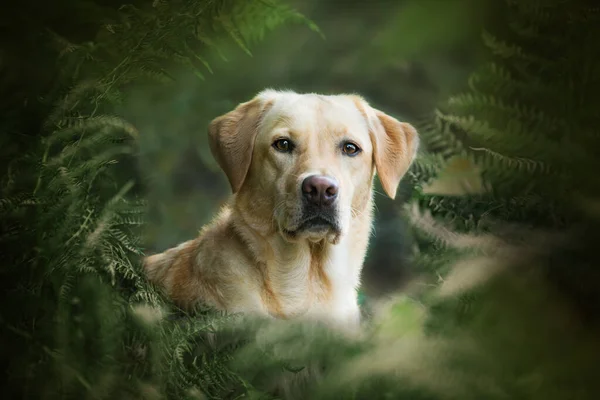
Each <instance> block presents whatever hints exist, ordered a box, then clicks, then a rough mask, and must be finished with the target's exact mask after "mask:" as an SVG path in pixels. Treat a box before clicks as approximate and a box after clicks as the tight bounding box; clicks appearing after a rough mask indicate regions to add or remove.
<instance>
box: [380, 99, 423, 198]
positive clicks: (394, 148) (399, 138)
mask: <svg viewBox="0 0 600 400" xmlns="http://www.w3.org/2000/svg"><path fill="white" fill-rule="evenodd" d="M372 110H373V111H374V114H375V115H374V117H375V118H371V119H372V123H371V124H369V125H370V126H371V129H370V130H371V132H370V135H371V141H372V143H373V158H374V160H375V167H376V168H377V175H378V176H379V181H380V182H381V186H382V187H383V190H384V191H385V193H386V194H387V195H388V196H389V197H391V198H392V199H394V198H395V197H396V190H397V189H398V185H399V184H400V180H401V179H402V177H403V176H404V174H406V172H407V171H408V168H409V167H410V165H411V164H412V162H413V161H414V159H415V157H416V155H417V149H418V148H419V135H418V133H417V130H416V129H415V128H414V127H413V126H412V125H411V124H409V123H406V122H400V121H398V120H397V119H395V118H393V117H390V116H389V115H387V114H385V113H383V112H381V111H379V110H374V109H372Z"/></svg>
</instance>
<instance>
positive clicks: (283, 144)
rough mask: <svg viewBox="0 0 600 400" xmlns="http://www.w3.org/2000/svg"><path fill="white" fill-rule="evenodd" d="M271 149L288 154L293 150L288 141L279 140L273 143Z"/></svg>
mask: <svg viewBox="0 0 600 400" xmlns="http://www.w3.org/2000/svg"><path fill="white" fill-rule="evenodd" d="M273 147H275V150H277V151H280V152H282V153H289V152H290V151H292V149H293V148H294V145H293V144H292V142H291V141H289V140H288V139H279V140H276V141H275V142H274V143H273Z"/></svg>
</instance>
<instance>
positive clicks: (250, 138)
mask: <svg viewBox="0 0 600 400" xmlns="http://www.w3.org/2000/svg"><path fill="white" fill-rule="evenodd" d="M272 103H273V101H272V100H268V101H266V100H265V99H264V98H263V97H255V98H254V99H252V100H250V101H248V102H245V103H242V104H240V105H239V106H237V107H236V108H235V109H234V110H233V111H230V112H228V113H227V114H225V115H222V116H220V117H217V118H215V119H214V120H213V121H212V122H211V123H210V125H209V127H208V138H209V144H210V150H211V152H212V154H213V157H215V159H216V160H217V162H218V163H219V166H220V167H221V169H222V170H223V171H224V172H225V175H227V179H228V180H229V184H230V185H231V190H232V192H233V193H236V192H238V191H239V190H240V188H241V187H242V184H243V183H244V180H245V179H246V175H247V174H248V170H249V168H250V162H251V161H252V151H253V150H254V140H255V139H256V135H257V134H258V129H259V124H260V122H261V120H262V117H263V115H264V114H265V112H266V111H267V110H268V109H269V108H270V107H271V105H272Z"/></svg>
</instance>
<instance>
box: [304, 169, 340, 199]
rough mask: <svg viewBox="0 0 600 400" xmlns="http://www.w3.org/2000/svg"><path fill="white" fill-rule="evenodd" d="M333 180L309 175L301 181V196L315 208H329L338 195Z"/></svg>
mask: <svg viewBox="0 0 600 400" xmlns="http://www.w3.org/2000/svg"><path fill="white" fill-rule="evenodd" d="M338 189H339V187H338V184H337V182H336V181H335V179H333V178H331V177H329V176H325V175H311V176H309V177H307V178H306V179H304V181H302V194H303V195H304V198H305V199H306V200H308V201H309V202H310V203H312V204H314V205H317V206H330V205H332V204H333V202H334V201H335V199H336V198H337V195H338Z"/></svg>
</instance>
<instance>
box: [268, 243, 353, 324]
mask: <svg viewBox="0 0 600 400" xmlns="http://www.w3.org/2000/svg"><path fill="white" fill-rule="evenodd" d="M278 261H279V262H277V263H276V264H274V265H270V266H267V269H266V270H267V271H268V276H266V277H265V278H266V279H264V280H263V287H262V288H261V290H262V295H261V298H262V299H263V304H264V306H265V310H266V311H267V312H268V313H269V314H270V315H272V316H274V317H276V318H286V319H287V318H298V317H300V318H310V319H314V318H317V319H327V320H333V321H335V320H344V321H347V320H348V319H350V320H351V321H353V320H354V319H357V318H358V303H357V293H356V286H357V285H358V276H357V274H358V273H359V272H360V271H359V268H358V267H359V266H356V265H354V264H355V263H356V261H357V260H351V259H349V257H348V255H347V254H345V253H344V252H338V251H335V249H323V248H308V249H307V250H306V251H304V252H297V253H291V254H288V257H287V259H285V258H284V259H280V260H278Z"/></svg>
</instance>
